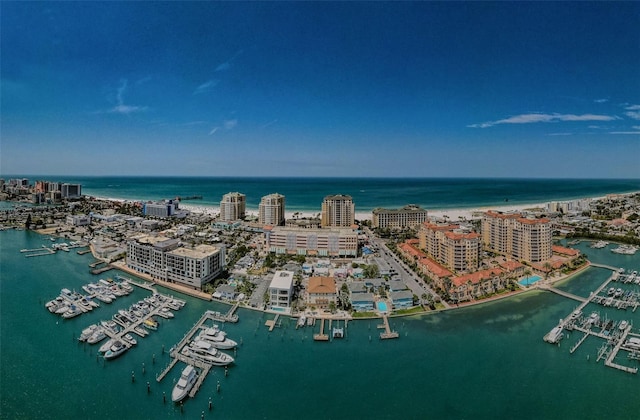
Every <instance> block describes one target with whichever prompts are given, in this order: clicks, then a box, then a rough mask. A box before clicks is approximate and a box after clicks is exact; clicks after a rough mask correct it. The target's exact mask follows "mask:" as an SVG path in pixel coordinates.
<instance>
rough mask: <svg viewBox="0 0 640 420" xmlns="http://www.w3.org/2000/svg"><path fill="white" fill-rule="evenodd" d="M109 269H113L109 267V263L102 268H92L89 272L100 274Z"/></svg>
mask: <svg viewBox="0 0 640 420" xmlns="http://www.w3.org/2000/svg"><path fill="white" fill-rule="evenodd" d="M109 270H113V267H111V266H110V265H107V266H105V267H102V268H94V269H93V270H91V274H102V273H104V272H107V271H109Z"/></svg>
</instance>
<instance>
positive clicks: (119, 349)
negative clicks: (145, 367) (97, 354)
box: [104, 340, 129, 360]
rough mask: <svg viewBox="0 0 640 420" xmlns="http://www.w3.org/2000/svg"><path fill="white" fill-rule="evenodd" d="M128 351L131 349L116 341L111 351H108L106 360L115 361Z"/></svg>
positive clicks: (105, 356) (105, 355)
mask: <svg viewBox="0 0 640 420" xmlns="http://www.w3.org/2000/svg"><path fill="white" fill-rule="evenodd" d="M127 350H129V347H127V346H125V345H124V343H123V342H122V341H118V340H116V341H115V343H113V345H112V346H111V347H110V348H109V350H107V351H106V353H105V354H104V358H105V359H107V360H111V359H115V358H116V357H118V356H120V355H121V354H122V353H124V352H125V351H127Z"/></svg>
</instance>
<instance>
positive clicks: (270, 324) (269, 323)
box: [264, 314, 280, 332]
mask: <svg viewBox="0 0 640 420" xmlns="http://www.w3.org/2000/svg"><path fill="white" fill-rule="evenodd" d="M279 317H280V314H276V317H275V318H273V319H268V320H267V321H266V322H265V323H264V325H265V326H267V327H269V332H271V331H273V329H274V328H275V327H276V322H278V318H279Z"/></svg>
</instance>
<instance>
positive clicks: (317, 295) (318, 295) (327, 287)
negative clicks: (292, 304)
mask: <svg viewBox="0 0 640 420" xmlns="http://www.w3.org/2000/svg"><path fill="white" fill-rule="evenodd" d="M336 300H337V293H336V281H335V280H334V279H333V277H325V276H315V277H310V278H309V284H308V285H307V301H308V303H309V305H313V306H317V307H318V308H321V309H326V308H328V307H329V305H330V304H331V303H334V304H335V303H336Z"/></svg>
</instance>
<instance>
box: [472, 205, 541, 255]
mask: <svg viewBox="0 0 640 420" xmlns="http://www.w3.org/2000/svg"><path fill="white" fill-rule="evenodd" d="M551 241H552V236H551V221H550V220H549V219H546V218H541V219H530V218H525V217H523V216H522V215H521V214H520V213H499V212H494V211H488V212H486V213H484V215H483V217H482V244H483V246H484V248H485V249H486V250H488V251H491V252H495V253H498V254H502V255H506V256H508V257H511V258H515V259H518V260H524V261H529V262H542V261H547V260H549V259H550V258H551V255H552V251H551Z"/></svg>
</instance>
